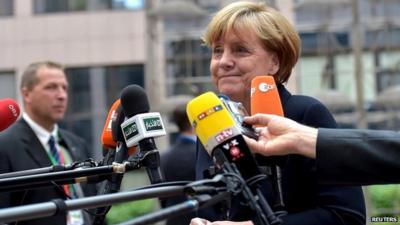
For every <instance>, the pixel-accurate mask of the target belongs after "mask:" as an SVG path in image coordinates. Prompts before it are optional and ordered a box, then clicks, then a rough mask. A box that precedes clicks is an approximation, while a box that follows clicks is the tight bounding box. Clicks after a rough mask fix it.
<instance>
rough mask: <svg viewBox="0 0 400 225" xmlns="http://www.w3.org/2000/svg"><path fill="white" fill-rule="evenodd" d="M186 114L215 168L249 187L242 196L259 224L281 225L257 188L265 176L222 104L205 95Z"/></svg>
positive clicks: (193, 103) (219, 100)
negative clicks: (240, 178)
mask: <svg viewBox="0 0 400 225" xmlns="http://www.w3.org/2000/svg"><path fill="white" fill-rule="evenodd" d="M186 112H187V115H188V118H189V120H190V122H191V124H192V126H193V127H194V129H195V131H196V134H197V137H198V138H199V139H200V142H201V143H202V144H203V146H204V148H205V149H206V151H207V152H208V154H209V155H210V156H211V157H212V158H213V161H214V163H215V164H216V166H217V167H219V168H222V169H223V170H224V171H227V172H229V173H232V172H233V173H237V174H239V175H241V176H242V177H243V178H244V179H245V180H246V183H247V184H248V185H249V186H250V187H252V189H253V191H251V190H249V189H248V188H245V189H244V191H243V196H244V197H245V199H246V200H247V201H248V204H250V207H251V209H253V210H255V211H256V216H257V218H258V220H259V222H260V223H261V224H279V223H280V222H281V221H280V220H279V219H278V218H277V217H276V216H275V214H274V213H273V211H272V209H271V207H270V206H269V204H268V202H267V201H266V200H265V198H264V196H263V195H262V192H261V190H260V188H259V185H260V181H261V180H264V178H265V175H263V174H262V173H261V171H260V169H259V167H258V165H257V162H256V160H255V158H254V157H253V154H252V153H251V151H250V149H249V147H248V146H247V144H246V142H245V140H244V138H243V135H242V132H241V129H242V128H241V124H239V123H237V122H236V121H235V118H234V116H233V115H232V114H231V113H230V111H229V110H228V109H227V107H226V106H225V104H224V103H223V101H222V100H221V99H219V98H218V97H217V96H216V95H215V94H214V93H212V92H206V93H204V94H202V95H200V96H198V97H196V98H194V99H192V100H191V101H190V102H189V103H188V104H187V107H186ZM235 167H236V168H237V169H236V168H235ZM253 192H254V193H256V195H257V197H255V196H254V194H253ZM268 221H269V222H268Z"/></svg>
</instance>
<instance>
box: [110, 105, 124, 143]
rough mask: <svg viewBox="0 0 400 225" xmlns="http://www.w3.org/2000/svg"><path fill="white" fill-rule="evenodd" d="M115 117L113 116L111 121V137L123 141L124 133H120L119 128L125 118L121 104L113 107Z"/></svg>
mask: <svg viewBox="0 0 400 225" xmlns="http://www.w3.org/2000/svg"><path fill="white" fill-rule="evenodd" d="M114 113H115V115H116V116H115V117H114V118H113V121H112V123H111V135H112V139H113V140H114V141H115V142H117V141H124V140H125V139H124V135H123V133H122V129H121V124H122V123H123V122H124V120H125V113H124V109H123V108H122V105H119V106H118V108H117V109H115V112H114Z"/></svg>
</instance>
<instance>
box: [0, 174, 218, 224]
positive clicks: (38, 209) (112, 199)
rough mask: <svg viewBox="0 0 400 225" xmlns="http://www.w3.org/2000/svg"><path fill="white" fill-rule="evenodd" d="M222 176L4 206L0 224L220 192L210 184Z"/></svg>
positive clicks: (1, 210)
mask: <svg viewBox="0 0 400 225" xmlns="http://www.w3.org/2000/svg"><path fill="white" fill-rule="evenodd" d="M222 178H223V176H222V175H220V176H218V177H217V176H216V178H215V179H213V180H209V179H208V180H202V181H198V182H192V183H190V184H188V185H185V186H182V185H180V186H176V185H175V186H167V187H163V186H161V185H159V186H156V187H153V188H146V189H139V190H135V191H129V192H119V193H112V194H106V195H100V196H93V197H87V198H80V199H72V200H65V201H64V200H62V199H54V200H52V201H51V202H45V203H37V204H30V205H24V206H17V207H11V208H5V209H0V223H8V222H14V221H23V220H30V219H38V218H42V217H50V216H54V215H56V214H58V213H64V212H65V211H69V210H76V209H85V208H96V207H102V206H108V205H111V204H116V203H121V202H126V201H134V200H142V199H147V198H167V197H172V196H176V195H182V194H186V195H193V194H194V193H201V194H203V193H216V192H217V191H218V190H219V188H216V187H214V186H211V185H207V184H209V183H211V184H216V183H219V182H220V180H222ZM160 186H161V187H160ZM205 206H207V204H205ZM184 208H185V207H184ZM173 211H175V210H173Z"/></svg>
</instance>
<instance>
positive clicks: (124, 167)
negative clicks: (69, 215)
mask: <svg viewBox="0 0 400 225" xmlns="http://www.w3.org/2000/svg"><path fill="white" fill-rule="evenodd" d="M138 166H139V165H138V162H134V161H131V162H124V163H123V164H120V163H114V164H113V165H108V166H99V167H94V168H85V169H79V170H72V171H60V172H52V173H44V174H34V175H28V176H18V177H11V178H4V179H0V192H8V191H16V190H25V189H32V188H37V187H43V186H51V185H54V183H56V184H59V185H61V184H70V183H80V182H84V181H95V182H98V181H99V180H105V179H107V176H104V175H109V174H115V173H116V174H122V173H125V172H126V171H129V170H133V169H137V168H139V167H138Z"/></svg>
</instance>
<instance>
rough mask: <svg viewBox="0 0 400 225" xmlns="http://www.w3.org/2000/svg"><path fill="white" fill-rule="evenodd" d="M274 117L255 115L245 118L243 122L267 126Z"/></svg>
mask: <svg viewBox="0 0 400 225" xmlns="http://www.w3.org/2000/svg"><path fill="white" fill-rule="evenodd" d="M274 117H275V116H274V115H270V114H259V113H258V114H256V115H253V116H250V117H245V118H244V122H246V123H248V124H250V125H262V126H267V125H268V123H269V122H270V121H271V120H272V119H273V118H274Z"/></svg>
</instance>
